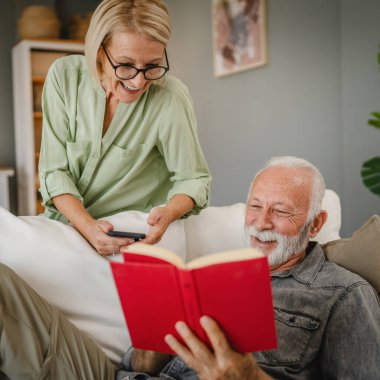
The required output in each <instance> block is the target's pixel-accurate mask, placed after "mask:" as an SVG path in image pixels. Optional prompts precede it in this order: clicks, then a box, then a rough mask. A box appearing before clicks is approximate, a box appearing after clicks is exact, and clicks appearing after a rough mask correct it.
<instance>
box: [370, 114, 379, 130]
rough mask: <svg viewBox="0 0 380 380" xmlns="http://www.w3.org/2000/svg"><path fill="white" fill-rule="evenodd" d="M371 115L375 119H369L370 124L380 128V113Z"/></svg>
mask: <svg viewBox="0 0 380 380" xmlns="http://www.w3.org/2000/svg"><path fill="white" fill-rule="evenodd" d="M371 115H372V116H373V117H374V119H369V120H368V124H369V125H372V126H374V127H375V128H380V112H372V113H371Z"/></svg>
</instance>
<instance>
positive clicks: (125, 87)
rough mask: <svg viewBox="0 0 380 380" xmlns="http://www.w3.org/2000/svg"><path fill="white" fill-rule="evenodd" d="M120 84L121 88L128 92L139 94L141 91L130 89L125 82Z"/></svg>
mask: <svg viewBox="0 0 380 380" xmlns="http://www.w3.org/2000/svg"><path fill="white" fill-rule="evenodd" d="M120 84H121V87H123V88H124V89H125V90H127V91H128V92H132V93H137V92H139V91H140V88H134V87H129V86H127V85H126V84H124V83H123V82H120Z"/></svg>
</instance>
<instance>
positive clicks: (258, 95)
mask: <svg viewBox="0 0 380 380" xmlns="http://www.w3.org/2000/svg"><path fill="white" fill-rule="evenodd" d="M20 1H21V0H20ZM46 1H52V0H46ZM73 1H74V0H70V1H67V2H66V1H64V2H63V1H60V2H59V4H60V8H61V10H62V11H63V12H66V13H68V12H69V11H72V10H75V11H79V10H80V9H82V8H83V10H88V8H89V7H90V6H91V4H93V6H94V7H95V6H96V5H97V4H98V1H97V0H78V2H75V6H74V5H73V4H74V3H73ZM166 1H167V4H168V6H169V9H170V10H171V13H172V18H173V27H174V34H173V39H172V42H171V44H170V46H169V50H168V52H169V59H170V63H171V67H172V73H173V74H176V75H177V76H179V77H180V78H181V79H182V80H183V81H184V82H185V83H186V84H187V85H188V86H189V88H190V91H191V94H192V96H193V99H194V103H195V110H196V113H197V117H198V125H199V135H200V139H201V143H202V145H203V148H204V152H205V155H206V157H207V160H208V163H209V166H210V169H211V171H212V173H213V176H214V181H213V185H212V197H211V203H212V205H225V204H231V203H233V202H237V201H244V200H245V197H246V192H247V188H248V185H249V182H250V179H251V177H252V176H253V174H254V173H255V171H256V170H257V169H258V168H259V167H260V166H261V165H262V163H263V162H264V161H265V160H267V159H268V158H270V157H271V156H273V155H283V154H292V155H296V156H301V157H304V158H307V159H309V160H310V161H312V162H313V163H314V164H316V165H317V166H318V167H319V168H320V170H321V172H322V174H323V175H324V177H325V179H326V182H327V185H328V187H329V188H332V189H334V190H335V191H337V192H338V193H339V194H340V196H341V199H342V203H343V211H344V213H343V217H344V218H343V230H342V232H343V235H346V236H347V235H350V234H351V233H352V232H353V231H354V230H355V229H356V228H358V227H359V226H360V225H361V224H362V223H363V222H364V221H365V220H366V219H368V218H369V216H370V215H372V214H374V213H378V214H380V199H379V198H378V197H376V196H374V195H372V194H371V193H370V192H369V191H368V190H367V189H366V188H365V187H364V186H363V185H362V184H361V179H360V166H361V163H362V161H364V160H365V159H367V158H369V157H372V156H374V155H379V154H380V153H379V151H380V144H379V143H380V132H379V131H378V130H375V129H374V128H372V127H370V126H368V125H366V122H367V119H368V117H369V114H370V112H371V111H376V110H378V111H380V102H379V99H380V72H379V70H378V67H377V64H376V53H377V45H378V43H379V42H380V22H379V17H378V15H379V14H380V1H379V0H362V1H357V0H286V1H284V0H268V35H269V36H268V48H269V64H268V65H267V66H264V67H262V68H258V69H254V70H250V71H247V72H242V73H239V74H235V75H231V76H229V77H225V78H221V79H216V78H214V76H213V67H212V66H213V63H212V39H211V1H212V0H166ZM21 2H25V3H27V2H35V3H36V2H38V1H37V0H35V1H32V0H30V1H29V0H28V1H26V0H22V1H21ZM77 3H78V4H77ZM79 3H80V5H79ZM74 8H75V9H74ZM16 18H17V12H16V10H15V2H14V1H13V0H1V1H0V21H1V22H0V47H1V49H2V50H1V51H2V53H1V54H0V67H1V70H0V83H1V86H0V104H1V110H0V111H1V112H0V165H14V161H15V158H14V143H13V141H14V134H13V129H12V127H11V126H12V125H13V114H12V112H13V111H12V108H13V102H12V83H11V55H10V51H11V47H12V45H13V44H14V43H15V42H16V40H17V35H16ZM3 52H4V53H3ZM14 188H15V187H14V184H13V189H14ZM14 193H15V192H14V191H13V194H14Z"/></svg>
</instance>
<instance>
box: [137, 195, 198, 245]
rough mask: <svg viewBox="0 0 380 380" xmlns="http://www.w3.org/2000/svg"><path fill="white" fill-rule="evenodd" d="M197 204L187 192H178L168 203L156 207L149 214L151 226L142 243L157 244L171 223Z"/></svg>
mask: <svg viewBox="0 0 380 380" xmlns="http://www.w3.org/2000/svg"><path fill="white" fill-rule="evenodd" d="M194 206H195V202H194V201H193V199H192V198H190V197H189V196H187V195H185V194H177V195H175V196H174V197H173V198H171V199H170V201H169V202H168V204H167V205H165V206H162V207H155V208H153V209H152V211H151V212H150V214H149V216H148V220H147V222H148V224H149V225H150V226H151V227H150V230H149V233H148V235H147V237H146V238H145V239H144V240H142V241H141V242H142V243H146V244H156V243H158V242H159V241H160V240H161V238H162V235H163V234H164V233H165V231H166V229H167V228H168V226H169V224H170V223H172V222H174V221H175V220H177V219H178V218H180V217H181V216H182V215H185V214H186V213H188V212H189V211H190V210H192V209H193V208H194Z"/></svg>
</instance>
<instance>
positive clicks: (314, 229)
mask: <svg viewBox="0 0 380 380" xmlns="http://www.w3.org/2000/svg"><path fill="white" fill-rule="evenodd" d="M326 220H327V211H325V210H322V211H321V212H320V213H319V214H318V215H317V216H316V217H315V218H314V220H313V222H312V223H311V226H310V230H309V237H310V238H313V237H315V236H317V234H318V232H319V231H320V230H321V228H322V227H323V225H324V224H325V223H326Z"/></svg>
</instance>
